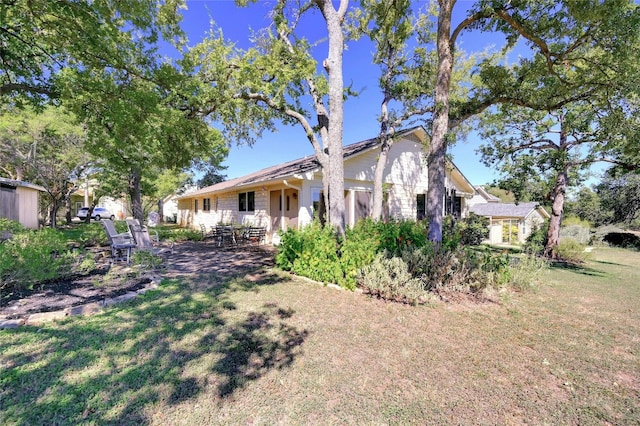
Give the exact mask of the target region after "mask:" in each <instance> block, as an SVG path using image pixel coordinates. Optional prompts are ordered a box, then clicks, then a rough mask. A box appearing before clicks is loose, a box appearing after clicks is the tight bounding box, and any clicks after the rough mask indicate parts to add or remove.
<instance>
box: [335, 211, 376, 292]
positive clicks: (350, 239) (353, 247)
mask: <svg viewBox="0 0 640 426" xmlns="http://www.w3.org/2000/svg"><path fill="white" fill-rule="evenodd" d="M380 251H381V242H380V225H379V224H378V222H375V221H373V220H371V219H363V220H360V221H358V222H357V223H356V224H355V226H354V227H353V228H348V229H347V231H346V238H345V240H344V241H343V243H342V245H341V246H340V265H341V268H342V273H343V276H344V286H345V287H347V288H355V286H356V277H357V275H358V271H359V270H360V269H361V268H362V267H364V266H366V265H369V264H371V263H372V262H373V260H374V258H375V257H376V254H377V253H379V252H380Z"/></svg>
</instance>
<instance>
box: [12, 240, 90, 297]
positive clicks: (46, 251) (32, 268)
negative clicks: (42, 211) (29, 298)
mask: <svg viewBox="0 0 640 426" xmlns="http://www.w3.org/2000/svg"><path fill="white" fill-rule="evenodd" d="M76 257H77V256H76V255H73V254H72V253H71V252H70V251H69V250H68V248H67V243H66V239H65V238H64V235H63V234H62V233H60V232H59V231H57V230H55V229H49V228H46V229H42V230H38V231H26V232H22V233H20V234H16V235H14V236H13V238H12V239H11V240H8V241H6V242H4V243H3V244H2V245H0V279H1V280H2V286H3V287H4V286H11V287H14V288H29V289H30V288H33V286H34V284H36V283H40V282H43V281H47V280H53V279H57V278H60V277H63V276H66V275H69V274H71V273H72V265H73V264H74V261H75V260H76V259H75V258H76ZM83 266H86V265H83Z"/></svg>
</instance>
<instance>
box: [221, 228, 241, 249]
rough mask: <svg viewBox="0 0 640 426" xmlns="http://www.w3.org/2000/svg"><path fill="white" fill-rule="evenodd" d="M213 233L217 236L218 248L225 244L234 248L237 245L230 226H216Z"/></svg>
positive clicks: (233, 231)
mask: <svg viewBox="0 0 640 426" xmlns="http://www.w3.org/2000/svg"><path fill="white" fill-rule="evenodd" d="M215 232H216V234H217V240H218V247H220V246H221V245H224V244H225V243H229V244H233V245H234V246H235V245H237V244H238V242H237V241H236V230H235V228H234V227H233V226H232V225H218V226H216V228H215Z"/></svg>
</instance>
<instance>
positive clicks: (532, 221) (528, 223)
mask: <svg viewBox="0 0 640 426" xmlns="http://www.w3.org/2000/svg"><path fill="white" fill-rule="evenodd" d="M544 221H545V218H544V217H543V216H542V215H541V214H540V212H538V210H537V209H536V210H534V211H532V212H531V213H530V214H529V216H527V217H526V218H525V220H524V226H523V234H524V235H523V236H522V242H524V241H525V240H526V239H527V237H528V236H529V235H531V232H533V229H534V228H535V227H539V226H540V225H541V224H542V223H544Z"/></svg>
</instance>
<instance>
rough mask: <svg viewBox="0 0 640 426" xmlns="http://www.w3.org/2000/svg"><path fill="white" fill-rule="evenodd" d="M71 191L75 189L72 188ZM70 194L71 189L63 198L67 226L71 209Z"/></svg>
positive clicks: (69, 221) (70, 217) (69, 223)
mask: <svg viewBox="0 0 640 426" xmlns="http://www.w3.org/2000/svg"><path fill="white" fill-rule="evenodd" d="M73 189H75V187H73ZM71 192H72V189H70V190H68V191H66V194H65V196H64V206H65V214H64V216H65V219H66V220H67V225H71V219H72V216H71V209H72V207H73V206H72V205H71Z"/></svg>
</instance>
